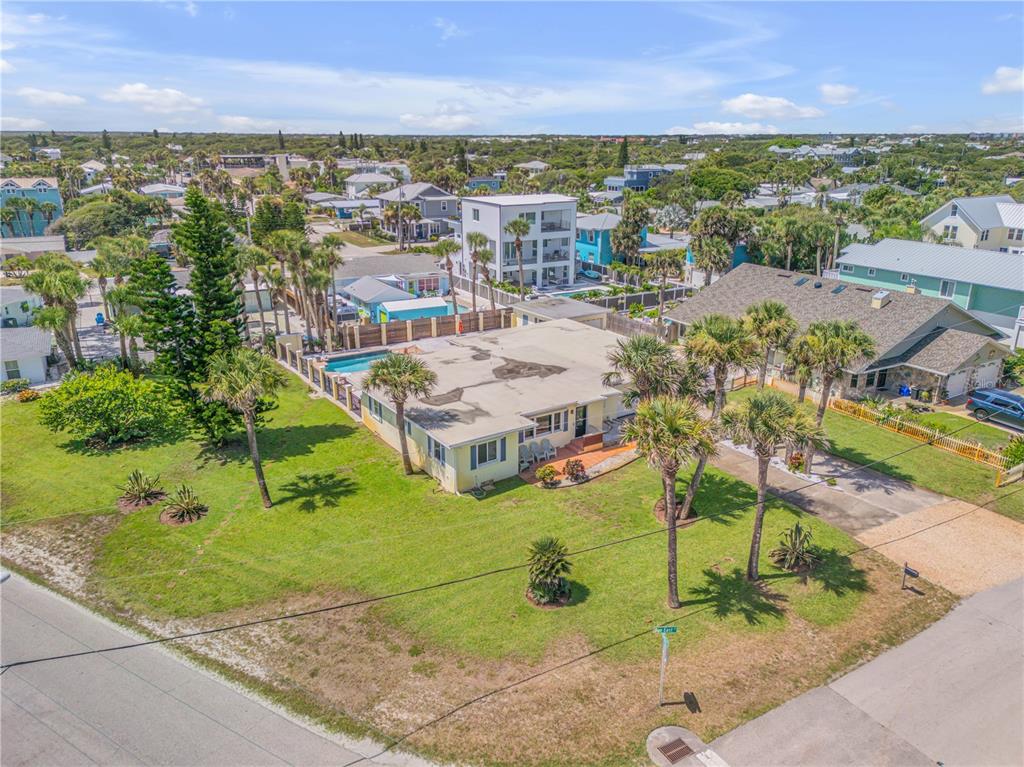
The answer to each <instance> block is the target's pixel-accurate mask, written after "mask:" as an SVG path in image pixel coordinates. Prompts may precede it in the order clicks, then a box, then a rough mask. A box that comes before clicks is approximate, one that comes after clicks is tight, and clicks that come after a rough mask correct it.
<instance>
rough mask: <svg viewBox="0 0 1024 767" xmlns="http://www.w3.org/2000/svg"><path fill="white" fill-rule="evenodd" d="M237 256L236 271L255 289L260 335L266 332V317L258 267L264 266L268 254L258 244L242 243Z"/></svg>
mask: <svg viewBox="0 0 1024 767" xmlns="http://www.w3.org/2000/svg"><path fill="white" fill-rule="evenodd" d="M237 258H238V271H239V272H241V273H242V274H247V275H248V276H249V278H250V279H252V286H253V289H254V290H255V291H256V306H257V307H258V308H259V312H260V335H261V336H263V335H265V334H266V332H267V330H266V328H267V318H266V315H265V314H264V312H263V295H262V293H261V292H260V275H261V272H260V267H261V266H266V264H267V262H268V261H269V260H270V254H269V253H267V251H265V250H264V249H263V248H261V247H259V246H258V245H244V246H242V247H240V248H238V253H237Z"/></svg>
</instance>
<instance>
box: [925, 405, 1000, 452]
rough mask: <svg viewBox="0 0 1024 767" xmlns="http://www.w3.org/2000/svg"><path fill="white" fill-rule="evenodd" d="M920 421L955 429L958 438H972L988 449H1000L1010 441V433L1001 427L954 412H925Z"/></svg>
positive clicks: (938, 427)
mask: <svg viewBox="0 0 1024 767" xmlns="http://www.w3.org/2000/svg"><path fill="white" fill-rule="evenodd" d="M921 423H923V424H924V425H925V426H931V427H933V428H937V429H942V428H945V429H946V430H948V431H957V430H958V429H963V431H957V434H956V436H957V437H958V438H960V439H973V440H976V441H977V442H980V443H981V444H982V445H984V446H985V447H987V448H988V449H989V450H1000V449H1002V448H1003V447H1005V446H1006V443H1007V442H1009V441H1010V436H1011V435H1010V434H1009V433H1008V432H1006V431H1003V430H1002V429H1000V428H998V427H996V426H992V425H990V424H987V423H980V422H978V421H976V420H975V419H973V418H965V417H964V416H960V415H956V414H955V413H925V414H923V415H922V416H921Z"/></svg>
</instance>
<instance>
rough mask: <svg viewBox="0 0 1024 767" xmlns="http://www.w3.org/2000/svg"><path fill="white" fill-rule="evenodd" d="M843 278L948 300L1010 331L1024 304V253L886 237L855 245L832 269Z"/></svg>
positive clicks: (845, 252) (846, 251) (1007, 332)
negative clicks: (879, 240) (873, 242)
mask: <svg viewBox="0 0 1024 767" xmlns="http://www.w3.org/2000/svg"><path fill="white" fill-rule="evenodd" d="M833 276H835V277H837V278H838V279H840V280H843V281H844V282H854V283H858V284H860V285H869V286H871V287H877V288H885V289H887V290H900V291H906V292H917V293H921V294H923V295H926V296H934V297H936V298H947V299H949V300H950V301H952V302H953V303H955V304H956V305H957V306H959V307H960V308H962V309H966V310H967V311H969V312H970V313H971V314H972V315H974V316H975V317H977V318H978V319H980V320H982V321H983V322H986V323H988V324H989V325H991V326H993V327H995V328H997V329H998V330H1000V331H1002V332H1004V333H1006V334H1007V335H1012V331H1013V327H1014V322H1015V321H1016V319H1017V316H1018V314H1019V312H1020V309H1021V306H1024V254H1020V253H1000V252H999V251H992V250H978V249H975V248H961V247H957V246H953V245H935V244H931V243H925V242H913V241H910V240H895V239H886V240H882V241H881V242H879V243H877V244H875V245H866V244H862V243H856V244H853V245H850V246H848V247H847V248H846V249H845V250H844V251H843V253H842V255H841V256H840V257H839V260H838V262H837V269H836V271H835V272H834V273H833Z"/></svg>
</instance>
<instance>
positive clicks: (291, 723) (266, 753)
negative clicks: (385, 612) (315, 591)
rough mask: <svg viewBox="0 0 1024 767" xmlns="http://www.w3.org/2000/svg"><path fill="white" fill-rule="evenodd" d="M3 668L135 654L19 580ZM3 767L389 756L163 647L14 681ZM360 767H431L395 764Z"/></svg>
mask: <svg viewBox="0 0 1024 767" xmlns="http://www.w3.org/2000/svg"><path fill="white" fill-rule="evenodd" d="M0 593H2V599H3V613H2V626H0V628H2V632H3V633H2V641H0V655H2V658H3V661H4V662H5V663H6V662H13V661H17V660H22V659H27V658H34V657H39V656H45V655H51V654H60V653H66V652H74V651H79V650H84V649H88V648H96V647H108V646H112V645H118V644H124V643H126V642H132V641H135V640H136V639H137V637H135V636H133V635H131V634H128V633H127V632H125V631H122V630H120V629H118V628H115V627H114V626H113V625H112V624H110V623H108V622H107V621H105V620H103V619H101V618H99V617H97V616H96V615H94V614H93V613H90V612H88V611H87V610H85V609H83V608H81V607H79V606H77V605H75V604H73V603H71V602H68V601H67V600H65V599H62V598H60V597H58V596H55V595H54V594H52V593H51V592H49V591H46V590H45V589H42V588H40V587H38V586H35V585H33V584H31V583H29V582H28V581H25V580H24V579H22V578H20V577H18V576H12V577H11V578H10V579H9V580H7V581H5V582H4V584H3V586H0ZM0 698H2V715H0V764H3V765H4V767H23V766H25V767H28V766H30V765H31V766H35V765H39V766H41V767H42V766H44V765H45V766H47V767H48V766H49V765H60V766H61V767H70V766H71V765H91V764H109V765H113V764H116V765H135V764H162V765H189V766H190V767H192V766H196V765H225V766H228V765H280V764H301V765H334V766H335V767H337V765H343V764H346V763H348V762H351V761H354V760H356V759H358V758H359V757H360V756H363V755H366V754H375V753H377V752H378V751H379V750H380V746H379V745H378V744H375V743H373V742H370V741H360V742H352V743H342V742H341V741H340V740H339V739H337V738H335V737H334V736H331V735H329V734H327V733H325V732H321V731H317V730H314V729H312V728H310V727H307V726H306V725H304V724H302V723H300V722H298V721H296V720H294V719H292V718H290V717H288V716H286V715H284V714H283V713H281V712H279V711H277V710H275V709H272V708H270V707H269V706H267V705H265V704H264V703H262V702H261V701H259V700H257V699H255V698H253V697H251V696H249V695H247V694H245V693H243V692H240V691H239V690H238V689H236V688H234V687H232V686H231V685H229V684H227V683H226V682H224V681H223V680H221V679H219V678H217V677H215V676H213V675H210V674H207V673H206V672H204V671H200V670H198V669H196V668H194V667H192V666H190V665H188V664H186V663H183V662H182V661H180V660H178V658H177V657H175V656H173V655H172V654H170V653H168V652H167V651H165V650H163V649H161V648H158V647H141V648H136V649H132V650H125V651H120V652H114V653H105V654H101V655H90V656H84V657H79V658H69V659H65V660H59V661H51V662H47V663H39V664H35V665H29V666H18V667H13V668H10V669H8V670H7V671H5V672H4V673H3V676H2V677H0ZM360 764H362V765H382V764H396V765H409V766H410V767H411V766H412V765H425V764H426V763H425V762H422V761H420V760H418V759H414V758H409V757H406V756H404V755H402V754H390V753H389V754H387V755H385V756H383V757H379V758H378V759H377V760H375V761H364V762H361V763H360Z"/></svg>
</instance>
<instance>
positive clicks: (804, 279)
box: [793, 277, 807, 285]
mask: <svg viewBox="0 0 1024 767" xmlns="http://www.w3.org/2000/svg"><path fill="white" fill-rule="evenodd" d="M805 282H807V278H806V277H801V278H800V279H799V280H797V281H796V282H795V283H793V284H794V285H803V284H804V283H805Z"/></svg>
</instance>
